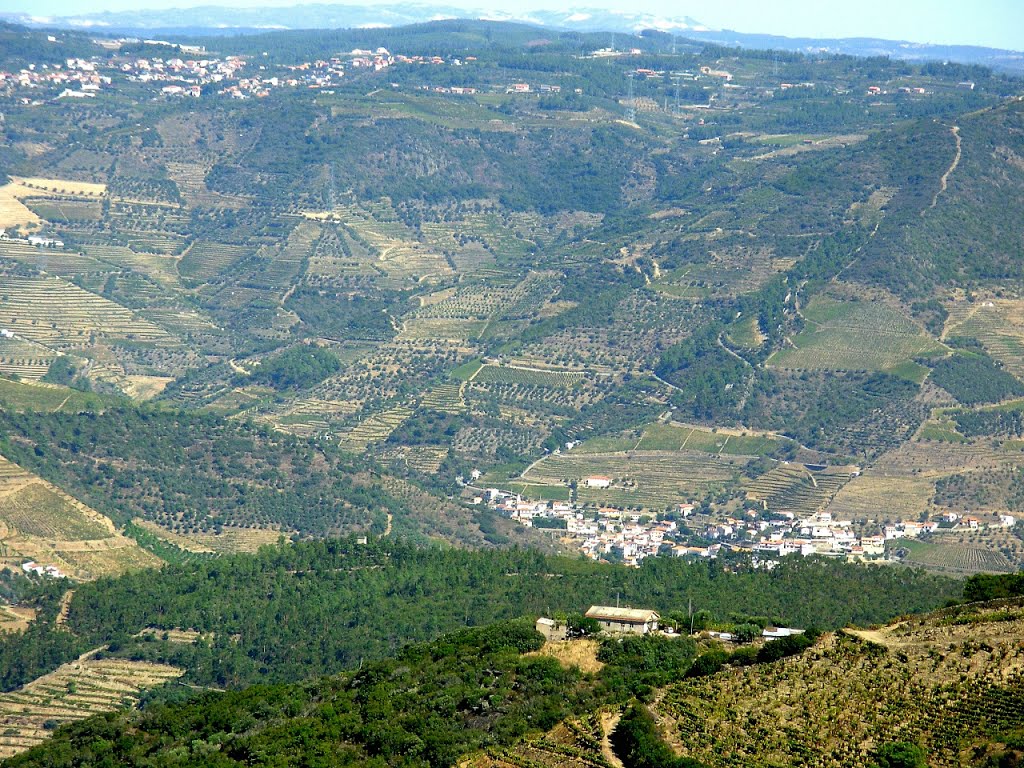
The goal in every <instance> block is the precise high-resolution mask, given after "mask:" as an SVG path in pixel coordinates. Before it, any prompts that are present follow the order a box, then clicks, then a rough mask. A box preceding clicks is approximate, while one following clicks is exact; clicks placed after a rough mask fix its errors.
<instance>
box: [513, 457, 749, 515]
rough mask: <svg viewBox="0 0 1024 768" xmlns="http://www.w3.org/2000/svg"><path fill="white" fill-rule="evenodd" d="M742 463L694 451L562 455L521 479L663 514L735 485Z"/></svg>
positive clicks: (548, 459)
mask: <svg viewBox="0 0 1024 768" xmlns="http://www.w3.org/2000/svg"><path fill="white" fill-rule="evenodd" d="M746 463H747V459H745V458H744V457H717V456H709V455H708V454H705V453H697V452H691V451H673V452H666V451H630V452H628V453H576V452H569V453H562V454H559V455H553V456H548V457H546V458H544V459H542V460H541V461H539V462H537V463H536V464H534V465H533V466H532V467H531V468H530V469H529V470H528V471H527V472H525V473H524V474H523V480H524V481H526V482H529V483H533V484H537V485H562V486H564V485H568V484H569V483H571V482H574V481H575V482H577V483H578V488H577V497H578V499H579V500H580V501H582V502H592V503H595V504H603V505H609V506H617V507H644V508H650V509H664V508H666V507H669V506H671V505H673V504H679V503H680V502H683V501H686V500H687V499H688V498H690V497H692V496H695V495H700V494H703V493H706V492H707V491H708V490H710V489H712V488H715V487H720V486H723V485H726V484H729V483H733V482H736V480H737V479H738V478H739V475H740V472H741V471H742V469H743V467H744V466H745V465H746ZM591 476H605V477H610V478H613V479H614V483H613V486H612V487H611V488H607V489H600V488H587V487H586V483H585V479H586V478H587V477H591Z"/></svg>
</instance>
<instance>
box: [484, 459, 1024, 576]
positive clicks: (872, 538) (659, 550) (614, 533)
mask: <svg viewBox="0 0 1024 768" xmlns="http://www.w3.org/2000/svg"><path fill="white" fill-rule="evenodd" d="M582 482H583V483H584V484H586V485H588V486H590V487H607V486H608V485H609V484H610V483H611V479H610V478H607V477H603V476H593V477H587V478H584V479H583V481H582ZM471 501H472V503H473V504H486V505H487V506H488V507H490V508H491V509H492V510H494V511H495V512H496V513H497V514H499V515H501V516H502V517H506V518H508V519H510V520H512V521H514V522H516V523H518V524H520V525H523V526H526V527H532V528H537V529H547V530H550V531H551V533H552V535H555V536H558V537H560V538H561V539H562V540H563V542H565V543H566V544H567V545H568V546H571V547H572V548H573V549H575V550H576V551H578V552H580V553H582V554H583V555H585V556H586V557H588V558H591V559H593V560H609V561H614V562H622V563H625V564H626V565H630V566H639V565H640V563H641V561H643V560H644V558H647V557H653V556H657V555H671V556H676V557H690V558H695V559H701V558H704V559H712V558H715V557H717V556H718V554H719V552H721V551H722V549H723V547H724V548H725V549H726V551H731V552H746V553H749V554H751V555H753V556H754V560H753V563H754V566H755V567H762V568H767V569H770V568H773V567H775V565H776V564H777V563H778V558H780V557H784V556H787V555H802V556H804V557H807V556H810V555H822V556H826V557H834V558H843V559H846V560H848V561H850V562H865V561H880V560H885V559H886V558H887V556H888V551H889V548H887V546H886V545H887V543H892V542H896V541H898V540H900V539H916V538H919V537H921V536H925V535H928V534H933V533H936V532H938V531H939V530H944V531H958V530H960V531H980V530H982V529H999V528H1013V527H1014V526H1015V525H1016V524H1017V519H1016V517H1014V516H1013V515H1009V514H995V515H987V516H985V517H984V518H983V517H980V516H978V515H960V514H958V513H954V512H950V513H947V514H946V515H944V516H943V519H942V520H941V521H940V522H936V521H927V522H916V521H913V522H912V521H900V522H896V523H893V524H889V525H884V526H879V527H878V530H877V531H876V532H873V533H870V534H865V533H863V532H858V531H857V530H856V529H857V528H858V527H861V526H855V525H854V523H853V522H852V521H850V520H837V519H833V516H832V515H831V514H830V513H829V512H823V511H819V512H815V513H814V514H811V515H808V516H798V515H796V514H794V513H793V512H788V511H777V512H776V511H771V512H770V511H768V510H766V509H764V508H758V507H752V506H748V507H747V508H746V509H745V510H744V512H743V514H742V515H737V516H733V517H725V518H723V519H721V520H712V519H711V518H709V517H708V516H705V515H700V514H697V511H696V510H697V508H696V505H695V504H693V503H685V504H679V505H677V507H676V509H675V510H673V511H671V512H669V513H654V512H651V511H639V510H635V509H630V510H623V509H618V508H615V507H596V508H595V507H594V506H593V505H590V504H581V503H579V502H576V501H536V500H531V499H528V498H525V497H524V496H523V495H521V494H517V493H513V492H511V491H503V490H499V489H497V488H489V489H486V490H484V491H483V492H482V493H481V495H476V496H473V497H472V498H471Z"/></svg>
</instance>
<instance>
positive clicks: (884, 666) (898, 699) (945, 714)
mask: <svg viewBox="0 0 1024 768" xmlns="http://www.w3.org/2000/svg"><path fill="white" fill-rule="evenodd" d="M1022 631H1024V613H1022V610H1021V607H1020V605H1019V601H1018V602H1017V604H1011V605H1010V606H1005V607H997V608H989V609H967V610H966V611H961V612H959V613H957V612H949V613H948V614H943V612H939V613H938V614H936V615H935V616H934V617H931V618H925V619H915V620H912V621H910V622H903V623H900V624H896V625H892V626H890V627H885V628H883V629H882V630H879V631H870V632H860V631H857V632H850V633H840V634H837V635H826V636H825V637H823V638H822V640H820V641H819V643H818V644H817V646H815V647H814V648H813V649H811V650H808V651H805V652H804V653H803V654H801V655H800V656H796V657H792V658H789V659H784V660H782V661H778V662H775V663H773V664H759V665H755V666H752V667H743V668H739V669H732V670H728V671H724V672H720V673H718V674H715V675H711V676H709V677H703V678H697V679H695V680H687V681H686V682H685V683H679V684H675V685H672V686H669V688H667V689H666V691H665V692H664V694H663V695H661V696H658V697H657V698H656V699H655V703H654V704H653V705H652V709H653V710H654V713H655V715H656V716H657V717H658V719H659V721H660V722H661V723H662V725H663V728H664V729H665V730H664V732H665V734H666V736H667V741H668V742H669V744H671V746H672V747H673V748H674V750H675V751H676V753H677V754H683V755H686V756H688V757H691V758H693V759H695V760H699V761H700V762H701V763H702V764H704V765H707V766H710V767H711V768H723V767H724V766H736V768H740V766H743V767H744V768H746V766H752V765H763V766H768V765H816V766H847V765H868V764H870V763H871V762H872V761H871V757H870V753H871V752H872V751H873V750H874V749H875V748H876V747H877V746H878V745H880V744H883V743H886V742H892V741H910V742H914V743H917V744H920V745H921V746H922V747H923V748H924V750H925V752H926V753H927V756H928V765H930V766H935V767H936V768H946V767H947V766H948V767H949V768H953V767H954V766H961V765H963V764H964V762H965V761H964V757H963V756H964V755H965V754H969V749H970V746H971V745H972V744H973V743H974V742H976V741H982V740H984V739H985V734H986V732H992V731H995V732H998V731H1000V730H1002V731H1010V730H1016V729H1020V728H1021V727H1024V677H1022V675H1021V670H1022V668H1024V646H1022V645H1021V643H1020V637H1021V633H1022ZM962 750H963V751H962Z"/></svg>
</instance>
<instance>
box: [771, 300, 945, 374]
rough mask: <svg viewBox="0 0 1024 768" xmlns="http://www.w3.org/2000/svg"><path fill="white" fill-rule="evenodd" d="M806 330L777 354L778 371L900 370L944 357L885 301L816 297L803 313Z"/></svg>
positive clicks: (773, 360) (774, 362) (773, 362)
mask: <svg viewBox="0 0 1024 768" xmlns="http://www.w3.org/2000/svg"><path fill="white" fill-rule="evenodd" d="M804 315H805V317H806V318H807V323H808V327H807V329H806V330H804V331H803V332H802V333H800V334H799V335H797V336H796V337H794V338H793V340H792V342H793V347H792V348H789V349H784V350H781V351H779V352H776V353H775V354H774V355H772V356H771V358H769V360H768V364H769V365H772V366H775V367H778V368H797V369H806V370H815V369H824V370H834V371H859V370H870V371H884V370H890V369H898V368H899V367H900V366H903V365H906V364H907V363H909V362H910V361H912V360H913V358H915V357H924V356H934V355H941V354H943V352H944V351H945V350H944V347H943V346H942V345H941V344H940V343H938V342H936V341H935V340H934V339H932V338H930V337H929V336H927V335H925V333H924V332H923V331H922V330H921V328H919V327H918V326H917V325H916V324H914V323H913V322H912V321H911V320H910V319H909V318H907V317H906V316H905V315H903V314H902V313H901V312H899V311H898V310H896V309H893V308H892V307H890V306H888V305H887V304H885V303H883V302H882V301H858V302H851V301H838V300H836V299H831V298H826V297H815V298H814V299H813V300H812V301H811V303H810V305H809V306H808V307H807V308H806V309H805V310H804Z"/></svg>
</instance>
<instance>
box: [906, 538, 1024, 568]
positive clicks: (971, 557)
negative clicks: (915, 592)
mask: <svg viewBox="0 0 1024 768" xmlns="http://www.w3.org/2000/svg"><path fill="white" fill-rule="evenodd" d="M895 546H896V547H903V548H905V549H907V550H908V552H909V554H908V555H907V556H906V557H905V558H903V562H904V563H906V564H907V565H910V566H914V567H918V568H926V569H928V570H933V571H939V572H944V573H951V574H968V575H970V574H975V573H1014V572H1016V571H1017V570H1018V569H1019V565H1018V564H1015V563H1012V562H1010V560H1008V559H1007V557H1006V555H1004V554H1003V553H1002V552H999V551H997V550H995V549H990V548H988V547H982V546H977V545H975V546H971V545H970V544H968V543H967V542H964V541H963V540H962V539H961V537H959V536H956V535H952V536H950V535H946V534H943V535H936V536H931V537H929V538H928V540H926V541H918V540H901V541H898V542H895Z"/></svg>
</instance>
